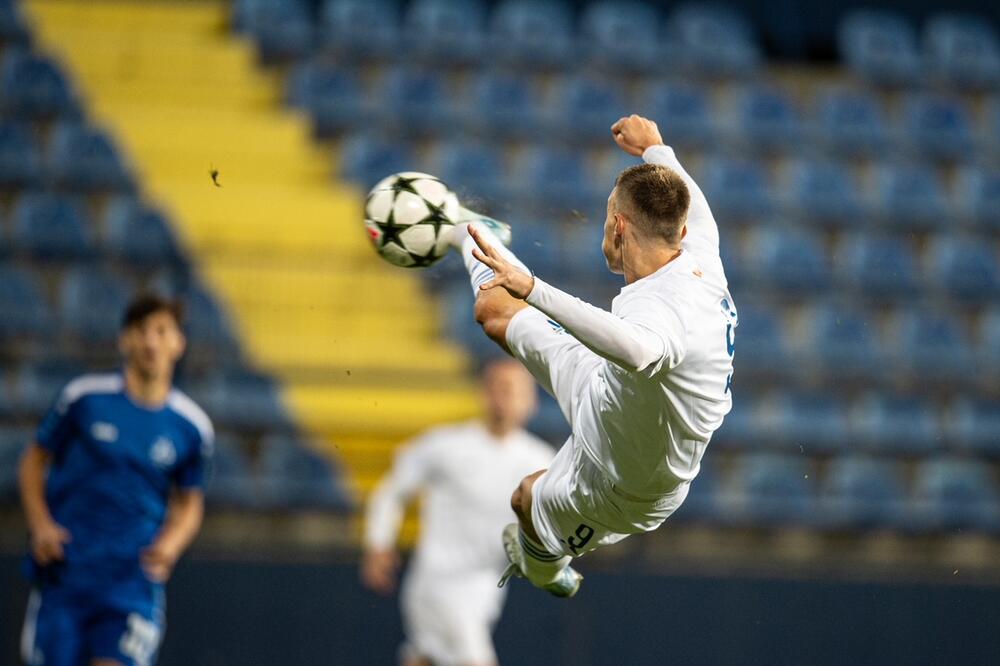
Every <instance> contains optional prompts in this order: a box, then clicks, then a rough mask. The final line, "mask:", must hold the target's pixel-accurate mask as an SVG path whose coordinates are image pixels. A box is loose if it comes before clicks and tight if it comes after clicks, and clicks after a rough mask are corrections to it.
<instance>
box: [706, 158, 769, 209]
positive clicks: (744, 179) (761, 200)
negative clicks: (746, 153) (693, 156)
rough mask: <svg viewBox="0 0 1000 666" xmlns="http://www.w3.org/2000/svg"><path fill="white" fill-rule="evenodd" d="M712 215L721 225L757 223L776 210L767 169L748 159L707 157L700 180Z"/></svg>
mask: <svg viewBox="0 0 1000 666" xmlns="http://www.w3.org/2000/svg"><path fill="white" fill-rule="evenodd" d="M699 183H700V184H701V188H702V190H704V191H705V196H706V197H708V200H709V201H710V202H711V205H712V212H713V213H714V214H715V216H716V219H717V220H719V221H720V222H721V223H722V224H727V223H733V222H757V221H760V220H761V219H764V218H768V217H770V215H771V214H772V213H773V212H774V210H775V201H774V194H773V189H772V186H771V183H770V182H769V177H768V174H767V172H766V170H764V169H761V168H760V164H758V163H756V162H752V161H750V160H746V159H736V158H725V157H715V158H713V159H708V158H706V160H705V163H704V165H703V166H702V168H701V178H700V179H699Z"/></svg>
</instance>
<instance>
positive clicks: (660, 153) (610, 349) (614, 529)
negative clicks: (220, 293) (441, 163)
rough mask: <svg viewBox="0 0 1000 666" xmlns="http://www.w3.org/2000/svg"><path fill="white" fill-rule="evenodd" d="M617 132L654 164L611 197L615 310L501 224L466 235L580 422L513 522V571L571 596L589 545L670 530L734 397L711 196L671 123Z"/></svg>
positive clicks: (544, 376)
mask: <svg viewBox="0 0 1000 666" xmlns="http://www.w3.org/2000/svg"><path fill="white" fill-rule="evenodd" d="M612 134H613V136H614V139H615V142H616V143H617V144H618V145H619V146H620V147H621V148H622V149H623V150H624V151H625V152H627V153H629V154H631V155H635V156H642V158H643V159H644V161H645V162H646V164H643V165H638V166H634V167H630V168H628V169H626V170H625V171H623V172H622V173H621V175H619V177H618V180H617V181H616V183H615V187H614V189H613V190H612V191H611V195H610V196H609V197H608V207H607V217H606V220H605V223H604V241H603V246H602V249H603V251H604V256H605V259H606V261H607V265H608V268H609V269H610V270H611V271H612V272H613V273H618V274H621V275H623V276H624V278H625V282H626V286H625V287H623V288H622V290H621V293H620V294H619V295H618V296H617V297H616V298H615V299H614V301H613V302H612V305H611V311H610V312H608V311H606V310H602V309H599V308H596V307H594V306H592V305H589V304H587V303H584V302H583V301H581V300H579V299H577V298H574V297H573V296H571V295H569V294H567V293H565V292H562V291H560V290H558V289H556V288H555V287H553V286H551V285H548V284H546V283H545V282H543V281H542V280H540V279H538V278H536V277H534V276H533V275H532V274H531V271H530V270H529V269H528V268H527V267H526V266H525V265H524V264H523V263H521V262H520V261H519V260H518V259H517V257H515V256H514V255H513V254H512V253H511V252H510V251H509V250H507V249H506V248H505V247H503V243H502V240H503V238H504V236H505V233H504V232H505V231H506V230H505V229H503V228H502V227H503V225H502V224H501V223H497V222H496V221H494V220H489V219H484V220H482V221H480V222H475V221H472V222H470V223H469V224H468V225H466V226H459V227H457V228H456V231H457V232H464V231H465V230H466V229H467V230H468V233H456V234H455V236H454V237H453V238H454V243H455V245H456V246H457V247H458V248H459V249H460V250H461V252H462V255H463V258H464V260H465V264H466V268H467V269H468V270H469V274H470V277H471V280H472V286H473V289H474V290H475V291H476V292H477V299H476V307H475V311H476V319H477V321H479V323H481V324H482V325H483V329H484V330H485V332H486V334H487V335H489V336H490V337H491V338H492V339H493V340H495V341H496V342H497V343H498V344H500V345H501V346H502V347H503V348H504V349H506V350H507V351H509V352H510V353H511V354H512V355H513V356H514V357H515V358H517V359H518V360H520V361H521V362H522V363H524V365H525V367H527V368H528V370H530V371H531V373H532V374H533V375H534V376H535V378H536V379H537V380H538V382H539V383H540V384H541V385H542V386H543V387H544V388H545V389H546V390H547V391H549V392H550V393H551V394H552V395H553V396H555V398H556V399H557V400H558V402H559V406H560V408H561V409H562V412H563V414H564V415H565V417H566V419H567V420H568V421H569V423H570V425H571V427H572V435H571V437H570V438H569V440H567V442H566V443H565V444H564V445H563V447H562V448H561V449H560V451H559V453H558V454H557V456H556V458H555V460H554V461H553V462H552V465H551V466H550V467H549V469H548V470H545V471H542V472H537V473H535V474H532V475H530V476H528V477H526V478H525V479H524V480H523V481H522V482H521V483H520V484H519V485H518V487H517V489H516V490H515V491H514V494H513V496H512V498H511V503H512V506H513V507H514V510H515V512H516V513H517V515H518V521H519V526H518V525H510V526H508V527H507V528H506V529H505V530H504V532H503V543H504V548H505V550H506V552H507V556H508V558H509V560H510V567H509V568H508V571H507V572H506V573H505V575H504V577H503V578H502V579H501V585H502V584H504V583H505V582H506V580H507V578H509V577H510V576H511V575H514V576H522V577H526V578H528V579H529V580H530V581H531V582H532V583H533V584H534V585H535V586H537V587H541V588H543V589H546V590H548V591H549V592H551V593H552V594H554V595H556V596H561V597H570V596H573V595H574V594H576V592H577V590H578V589H579V587H580V581H581V576H580V575H579V574H578V573H577V572H576V571H575V570H574V569H573V568H572V567H570V566H569V563H570V561H571V559H572V558H573V557H578V556H580V555H583V554H584V553H586V552H588V551H590V550H593V549H594V548H597V547H599V546H604V545H609V544H613V543H616V542H618V541H620V540H622V539H624V538H625V537H626V536H628V535H630V534H635V533H639V532H646V531H650V530H653V529H656V528H657V527H658V526H659V525H660V524H662V523H663V521H664V520H665V519H666V518H667V517H668V516H669V515H670V514H671V513H673V512H674V511H675V510H676V509H677V507H679V506H680V504H681V503H682V502H683V501H684V498H685V497H686V496H687V493H688V487H689V484H690V483H691V481H692V480H693V479H694V478H695V476H696V475H697V474H698V471H699V469H700V463H701V458H702V455H703V454H704V452H705V448H706V446H707V445H708V442H709V439H710V438H711V436H712V433H713V432H714V431H715V430H716V429H717V428H718V427H719V426H720V425H721V424H722V420H723V417H725V415H726V414H727V413H728V412H729V410H730V407H731V405H732V396H731V391H730V384H731V381H732V372H733V351H734V331H735V328H736V324H737V313H736V306H735V305H734V303H733V299H732V296H730V294H729V289H728V283H727V281H726V276H725V272H724V270H723V267H722V260H721V259H720V256H719V231H718V227H717V226H716V223H715V219H714V218H713V217H712V212H711V210H709V207H708V202H707V201H706V200H705V196H704V194H702V191H701V189H700V188H699V187H698V185H697V184H696V183H695V182H694V180H693V179H692V178H691V176H690V175H688V173H687V172H686V171H685V170H684V168H683V167H682V166H681V165H680V163H679V162H678V161H677V158H676V156H675V155H674V151H673V150H672V149H671V148H669V147H667V146H665V145H663V140H662V138H661V136H660V132H659V130H658V128H657V126H656V124H655V123H653V122H651V121H649V120H647V119H645V118H641V117H639V116H631V117H628V118H622V119H621V120H619V121H618V122H616V123H615V124H614V125H613V126H612ZM539 186H540V187H544V183H539Z"/></svg>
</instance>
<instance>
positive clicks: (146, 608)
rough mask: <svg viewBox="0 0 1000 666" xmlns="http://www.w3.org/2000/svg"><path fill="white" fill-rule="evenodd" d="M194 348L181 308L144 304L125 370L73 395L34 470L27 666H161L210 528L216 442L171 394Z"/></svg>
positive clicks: (42, 435)
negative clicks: (169, 600)
mask: <svg viewBox="0 0 1000 666" xmlns="http://www.w3.org/2000/svg"><path fill="white" fill-rule="evenodd" d="M185 345H186V341H185V338H184V334H183V332H182V330H181V308H180V306H179V304H177V303H175V302H174V301H170V300H167V299H163V298H160V297H157V296H142V297H139V298H137V299H136V300H135V301H133V302H132V303H131V304H130V305H129V306H128V308H127V309H126V311H125V314H124V317H123V320H122V327H121V333H120V335H119V339H118V347H119V351H120V352H121V354H122V357H123V359H124V365H123V367H122V369H121V371H119V372H114V373H108V374H89V375H83V376H81V377H78V378H76V379H74V380H73V381H71V382H70V383H69V384H67V385H66V387H65V388H64V389H63V390H62V392H61V393H60V395H59V396H58V398H57V399H56V402H55V405H54V406H53V407H52V409H51V410H50V411H49V413H48V414H47V415H46V416H45V418H44V419H43V420H42V423H41V425H40V427H39V428H38V433H37V436H36V439H35V442H34V443H33V444H31V445H30V446H29V447H28V449H27V450H26V452H25V454H24V456H23V458H22V460H21V465H20V470H19V481H20V490H21V500H22V503H23V506H24V513H25V516H26V518H27V523H28V528H29V531H30V535H31V554H30V557H29V558H28V572H29V577H30V579H31V581H32V583H33V590H32V592H31V597H30V599H29V601H28V610H27V614H26V617H25V621H24V628H23V632H22V636H21V652H22V658H23V659H24V661H25V663H26V664H29V665H32V666H34V665H36V664H38V665H40V664H44V665H45V666H77V665H86V666H118V665H121V666H145V665H148V664H152V663H153V662H154V661H155V657H156V653H157V650H158V648H159V645H160V642H161V640H162V637H163V633H164V629H165V625H164V584H165V583H166V581H167V579H168V578H169V577H170V574H171V571H172V570H173V567H174V565H175V564H176V562H177V560H178V559H179V558H180V556H181V554H182V553H183V552H184V551H185V549H186V548H187V547H188V545H189V544H190V543H191V541H192V540H193V539H194V537H195V535H196V534H197V533H198V530H199V529H200V527H201V522H202V515H203V512H204V494H203V491H202V483H203V476H204V468H205V463H206V459H207V458H208V457H209V456H210V455H211V450H212V442H213V439H214V433H213V430H212V423H211V421H210V420H209V419H208V417H207V416H206V415H205V413H204V412H203V411H202V410H201V409H200V408H199V407H198V405H196V404H195V403H194V402H193V401H192V400H191V399H190V398H188V397H187V396H186V395H185V394H184V393H182V392H180V391H179V390H177V389H175V388H173V386H172V382H173V375H174V367H175V365H176V363H177V362H178V360H179V359H180V357H181V356H182V354H183V353H184V349H185Z"/></svg>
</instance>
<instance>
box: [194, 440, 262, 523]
mask: <svg viewBox="0 0 1000 666" xmlns="http://www.w3.org/2000/svg"><path fill="white" fill-rule="evenodd" d="M210 470H211V471H210V473H209V477H208V481H207V483H206V496H207V499H208V502H209V504H210V505H211V506H213V507H216V508H233V507H236V508H239V507H246V508H263V507H262V506H261V498H260V488H258V486H257V483H256V479H255V475H254V473H253V469H252V466H251V464H250V460H249V457H248V456H247V455H246V453H245V451H244V450H243V447H242V446H241V443H240V441H239V440H238V439H234V438H232V437H229V436H226V435H225V434H222V435H220V436H219V437H217V438H216V440H215V450H214V453H213V454H212V463H211V467H210Z"/></svg>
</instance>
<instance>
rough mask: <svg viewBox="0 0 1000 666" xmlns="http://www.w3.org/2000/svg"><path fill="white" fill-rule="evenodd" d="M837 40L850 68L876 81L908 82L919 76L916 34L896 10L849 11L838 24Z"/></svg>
mask: <svg viewBox="0 0 1000 666" xmlns="http://www.w3.org/2000/svg"><path fill="white" fill-rule="evenodd" d="M837 42H838V46H839V48H840V54H841V56H842V57H843V59H844V60H845V61H846V62H847V64H848V65H849V66H850V67H851V69H853V70H854V71H855V72H857V73H858V74H860V75H861V76H863V77H865V78H867V79H869V80H871V81H873V82H875V83H882V84H890V85H900V84H902V85H908V84H911V83H915V82H917V81H918V80H919V77H920V75H921V62H920V56H919V54H918V53H917V43H916V42H917V38H916V35H915V34H914V31H913V27H912V26H911V25H909V24H908V23H907V22H906V21H905V20H903V19H902V18H900V17H899V16H897V15H896V14H892V13H890V12H883V11H878V10H856V11H852V12H850V13H849V14H848V15H847V16H846V17H845V18H844V19H842V20H841V22H840V25H839V26H838V29H837Z"/></svg>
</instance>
